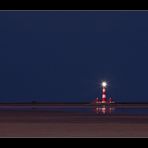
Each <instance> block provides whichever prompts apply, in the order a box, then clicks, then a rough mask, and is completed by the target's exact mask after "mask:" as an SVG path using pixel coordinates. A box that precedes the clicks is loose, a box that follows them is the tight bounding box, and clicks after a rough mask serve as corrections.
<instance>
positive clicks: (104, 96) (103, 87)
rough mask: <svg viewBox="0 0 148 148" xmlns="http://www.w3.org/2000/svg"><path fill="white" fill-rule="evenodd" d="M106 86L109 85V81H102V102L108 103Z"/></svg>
mask: <svg viewBox="0 0 148 148" xmlns="http://www.w3.org/2000/svg"><path fill="white" fill-rule="evenodd" d="M106 86H107V83H106V82H102V103H106V102H107V98H106Z"/></svg>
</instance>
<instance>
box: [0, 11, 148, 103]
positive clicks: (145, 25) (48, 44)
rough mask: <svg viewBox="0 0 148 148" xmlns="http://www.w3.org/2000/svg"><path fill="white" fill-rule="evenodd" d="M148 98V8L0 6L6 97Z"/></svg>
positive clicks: (1, 84) (0, 91)
mask: <svg viewBox="0 0 148 148" xmlns="http://www.w3.org/2000/svg"><path fill="white" fill-rule="evenodd" d="M102 80H106V81H107V82H108V87H107V93H108V97H109V96H112V98H113V99H114V101H116V102H127V101H130V102H131V101H133V102H134V101H138V102H142V101H144V102H148V11H145V12H144V11H141V12H140V11H0V102H2V101H3V102H8V101H17V102H28V101H32V100H36V101H52V102H55V101H56V102H58V101H59V102H85V101H86V102H87V101H89V102H91V101H92V100H93V99H95V98H96V97H97V96H98V97H99V98H100V97H101V87H100V86H99V83H100V82H101V81H102Z"/></svg>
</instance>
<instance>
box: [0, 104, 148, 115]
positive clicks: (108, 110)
mask: <svg viewBox="0 0 148 148" xmlns="http://www.w3.org/2000/svg"><path fill="white" fill-rule="evenodd" d="M0 111H49V112H64V113H86V114H93V115H119V114H120V115H124V114H127V115H148V107H147V108H142V107H141V108H140V107H139V108H136V107H135V108H132V107H131V108H130V107H129V108H123V107H120V108H119V107H114V106H0Z"/></svg>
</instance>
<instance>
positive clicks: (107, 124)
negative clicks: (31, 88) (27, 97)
mask: <svg viewBox="0 0 148 148" xmlns="http://www.w3.org/2000/svg"><path fill="white" fill-rule="evenodd" d="M0 137H148V116H147V115H139V116H136V115H97V114H95V113H80V112H77V113H76V112H73V113H72V112H60V111H59V112H55V111H54V112H51V111H38V110H32V111H30V110H29V111H22V110H20V111H18V110H17V111H6V110H4V111H0Z"/></svg>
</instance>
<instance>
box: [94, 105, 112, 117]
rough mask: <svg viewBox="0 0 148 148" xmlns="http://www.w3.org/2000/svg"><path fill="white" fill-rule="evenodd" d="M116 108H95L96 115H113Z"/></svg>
mask: <svg viewBox="0 0 148 148" xmlns="http://www.w3.org/2000/svg"><path fill="white" fill-rule="evenodd" d="M114 110H115V108H114V107H112V106H97V107H96V108H95V112H96V114H103V115H105V114H112V113H113V112H114Z"/></svg>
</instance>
